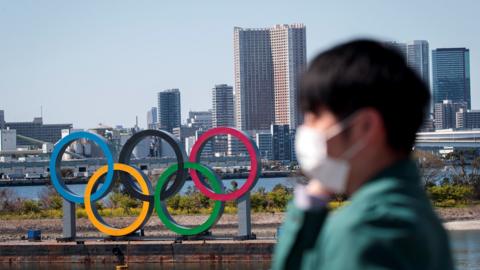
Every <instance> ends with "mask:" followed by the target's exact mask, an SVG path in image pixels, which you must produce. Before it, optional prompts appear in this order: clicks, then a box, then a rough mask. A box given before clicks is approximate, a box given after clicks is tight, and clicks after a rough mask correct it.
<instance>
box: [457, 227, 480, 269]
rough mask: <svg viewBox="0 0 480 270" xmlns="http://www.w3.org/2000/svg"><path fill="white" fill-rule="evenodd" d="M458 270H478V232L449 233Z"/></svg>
mask: <svg viewBox="0 0 480 270" xmlns="http://www.w3.org/2000/svg"><path fill="white" fill-rule="evenodd" d="M450 240H451V245H452V252H453V255H454V258H455V265H456V266H457V269H458V270H480V230H472V231H450Z"/></svg>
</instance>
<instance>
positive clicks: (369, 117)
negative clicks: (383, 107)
mask: <svg viewBox="0 0 480 270" xmlns="http://www.w3.org/2000/svg"><path fill="white" fill-rule="evenodd" d="M358 121H359V128H360V130H361V133H362V137H363V138H364V139H365V140H367V141H368V142H380V141H379V140H382V139H381V138H382V137H384V135H385V134H384V133H385V128H384V124H383V118H382V116H381V115H380V113H379V112H378V111H377V110H376V109H373V108H365V109H363V110H362V112H361V113H360V115H359V119H358Z"/></svg>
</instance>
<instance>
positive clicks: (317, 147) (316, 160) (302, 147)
mask: <svg viewBox="0 0 480 270" xmlns="http://www.w3.org/2000/svg"><path fill="white" fill-rule="evenodd" d="M345 121H346V120H345ZM345 121H344V122H345ZM344 126H345V125H343V124H342V123H339V124H337V125H335V126H333V127H331V128H329V129H328V130H327V131H326V132H324V133H322V132H320V131H318V130H317V129H314V128H311V127H307V126H301V127H299V128H298V130H297V133H296V135H295V151H296V154H297V160H298V163H299V165H300V168H301V169H302V171H303V173H304V174H305V175H306V176H308V177H309V178H311V179H313V180H318V181H320V182H321V183H322V185H323V186H325V188H327V189H328V190H330V191H332V192H335V193H345V191H346V188H347V181H348V175H349V172H350V164H349V161H348V160H349V159H350V158H351V157H352V156H353V155H355V154H356V153H357V152H358V151H360V150H361V148H363V147H364V145H365V143H364V141H359V142H357V143H355V144H354V145H353V146H352V147H350V148H349V149H348V150H347V151H345V152H344V153H343V154H342V155H341V157H340V158H332V157H329V156H328V153H327V141H328V140H329V139H330V138H332V137H334V136H335V135H338V134H339V133H341V132H342V131H343V130H344V129H345V127H344Z"/></svg>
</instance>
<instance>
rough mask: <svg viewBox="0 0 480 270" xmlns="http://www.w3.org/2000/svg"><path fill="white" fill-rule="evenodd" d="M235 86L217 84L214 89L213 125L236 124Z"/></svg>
mask: <svg viewBox="0 0 480 270" xmlns="http://www.w3.org/2000/svg"><path fill="white" fill-rule="evenodd" d="M234 113H235V112H234V106H233V87H232V86H230V85H226V84H217V85H215V87H213V89H212V126H213V127H233V126H234V125H235V118H234Z"/></svg>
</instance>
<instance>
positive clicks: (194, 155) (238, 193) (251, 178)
mask: <svg viewBox="0 0 480 270" xmlns="http://www.w3.org/2000/svg"><path fill="white" fill-rule="evenodd" d="M225 134H229V135H232V136H235V137H236V138H237V139H239V140H240V141H241V142H242V143H243V144H244V145H245V147H246V148H247V151H248V154H249V155H250V174H249V175H248V178H247V181H246V182H245V183H244V184H243V185H242V186H241V187H240V188H239V189H237V190H235V191H233V192H230V193H227V194H217V193H215V192H213V191H211V190H210V189H209V188H207V187H206V186H204V185H203V183H202V182H201V180H200V178H199V177H198V175H197V172H196V171H195V170H192V169H190V175H191V176H192V180H193V183H194V184H195V186H196V187H197V188H198V189H199V190H200V191H201V192H202V193H203V194H204V195H205V196H207V197H208V198H210V199H212V200H218V201H229V200H236V199H238V198H240V197H242V196H243V195H244V194H246V193H247V192H249V191H250V190H251V188H253V186H254V185H255V183H256V182H257V180H258V172H259V168H258V167H259V164H258V159H257V150H256V148H255V146H254V145H253V143H252V141H251V140H250V139H249V138H248V137H247V135H245V134H244V133H243V132H241V131H239V130H237V129H234V128H229V127H218V128H212V129H209V130H207V131H206V132H205V133H203V134H202V135H201V136H200V137H199V138H198V140H197V141H196V142H195V144H194V145H193V146H192V151H191V152H190V158H189V159H190V162H194V163H195V162H197V159H198V158H199V154H200V150H201V147H202V146H203V144H205V143H206V142H207V140H208V139H210V138H211V137H213V136H216V135H225Z"/></svg>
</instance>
